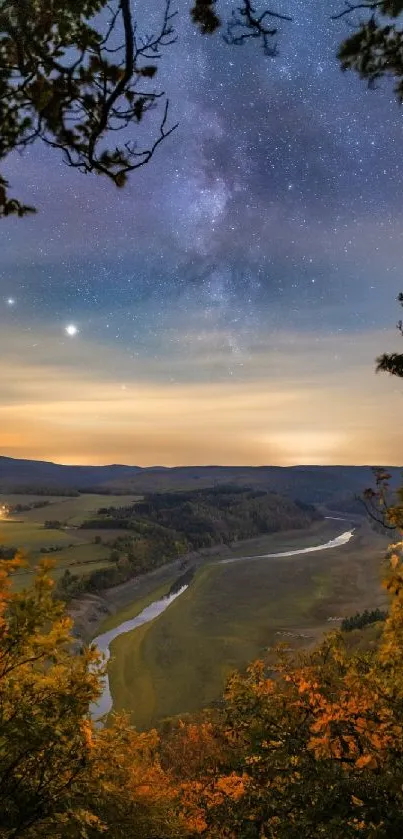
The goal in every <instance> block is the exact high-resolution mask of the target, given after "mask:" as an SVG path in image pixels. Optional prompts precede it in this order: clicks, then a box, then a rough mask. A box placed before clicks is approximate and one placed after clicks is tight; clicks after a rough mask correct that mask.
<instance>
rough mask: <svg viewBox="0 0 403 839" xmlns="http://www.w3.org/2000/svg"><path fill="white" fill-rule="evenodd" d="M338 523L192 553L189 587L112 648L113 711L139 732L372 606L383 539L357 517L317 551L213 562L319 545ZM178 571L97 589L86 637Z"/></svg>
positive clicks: (379, 595)
mask: <svg viewBox="0 0 403 839" xmlns="http://www.w3.org/2000/svg"><path fill="white" fill-rule="evenodd" d="M343 527H348V523H347V522H342V521H333V520H326V521H324V522H317V523H315V524H313V525H312V526H311V527H310V528H309V529H307V530H304V531H293V532H289V533H281V534H275V535H274V536H270V537H267V536H266V537H260V538H259V539H255V540H251V541H249V542H247V543H245V542H244V543H242V544H239V545H237V546H236V548H231V549H230V550H227V551H223V549H222V548H221V551H220V552H219V555H217V554H216V556H214V557H213V556H211V555H210V556H209V557H206V556H204V557H203V558H201V557H199V558H198V559H197V560H196V561H195V564H196V566H197V569H196V574H195V577H194V579H193V581H192V583H191V585H190V587H189V588H188V590H187V591H186V592H184V593H183V594H182V595H181V596H180V597H179V598H178V599H177V600H176V601H175V602H174V603H172V604H171V605H170V606H169V608H168V609H167V610H166V612H164V613H163V614H162V615H161V616H160V617H159V618H157V619H156V620H155V621H153V622H152V623H149V624H146V625H144V626H142V627H140V628H138V629H136V630H134V631H132V632H129V633H127V634H126V635H122V636H120V637H118V638H117V639H116V640H115V641H114V642H113V643H112V645H111V661H110V665H109V676H110V685H111V691H112V696H113V700H114V708H115V710H122V709H125V710H128V711H130V712H131V715H132V720H133V722H134V723H135V724H136V725H137V726H138V727H139V728H147V727H149V726H150V725H153V724H155V723H156V722H158V721H160V720H161V719H163V718H164V717H167V716H172V715H175V714H178V713H186V712H194V711H197V710H198V709H200V708H202V707H205V706H207V705H209V704H211V703H212V702H214V701H216V700H217V699H218V698H219V697H220V695H221V693H222V690H223V687H224V684H225V680H226V678H227V677H228V675H229V674H230V672H231V671H233V670H234V669H236V668H242V667H244V666H245V665H246V664H247V663H248V662H249V661H250V660H253V659H254V658H257V657H259V658H265V659H268V660H269V661H270V659H271V658H273V653H272V650H271V648H273V647H275V646H276V645H278V644H279V643H281V642H282V643H286V644H287V646H290V647H292V648H293V649H298V648H300V647H306V646H309V645H312V644H314V643H315V642H316V641H317V640H318V638H319V637H320V636H321V634H322V633H323V632H324V631H327V630H329V629H332V628H334V627H335V626H337V625H338V623H337V622H334V621H331V620H329V619H330V618H341V617H343V616H345V615H350V614H352V613H354V612H356V611H361V610H362V609H365V608H367V607H368V608H372V607H375V606H382V605H383V604H384V602H385V595H384V593H383V592H382V589H381V587H380V570H381V559H382V555H383V552H384V549H385V546H386V540H385V538H384V537H381V536H379V535H378V534H376V533H374V532H373V531H372V530H371V529H370V527H369V526H368V524H367V523H366V522H364V521H363V520H361V522H360V525H359V526H358V527H357V530H356V532H355V535H354V537H353V539H352V540H351V542H349V543H348V544H346V545H344V546H341V547H337V548H333V549H329V550H326V551H324V552H320V551H318V552H317V553H310V554H305V555H299V556H294V557H281V558H270V559H260V560H253V561H250V560H249V561H248V559H245V560H242V559H240V560H239V561H237V562H236V563H228V564H225V563H220V562H219V561H218V560H219V559H220V558H225V557H228V556H229V555H231V556H238V557H240V558H241V557H242V556H243V557H245V556H246V555H247V556H249V557H250V556H252V555H255V556H256V555H257V554H260V553H264V552H267V553H275V552H279V551H287V550H292V549H295V548H303V547H307V546H309V545H315V544H320V543H323V542H325V541H327V540H328V539H331V538H334V536H336V535H338V534H339V533H340V532H341V531H342V530H343ZM178 571H179V569H178V567H176V568H175V567H173V566H172V565H170V566H169V567H167V566H165V568H162V569H158V572H154V573H153V574H151V575H147V577H146V578H143V579H140V580H136V581H131V582H130V583H127V584H125V586H121V587H119V588H120V589H121V590H120V591H118V590H116V589H114V590H110V592H108V593H106V597H105V599H104V608H107V609H111V610H113V611H115V610H116V611H115V614H113V615H109V617H108V618H107V619H106V621H104V622H103V623H102V625H99V614H98V620H96V625H97V630H96V631H93V633H92V637H94V636H95V634H99V633H100V632H103V631H106V630H107V629H110V628H112V627H113V626H116V625H118V624H119V623H121V622H122V621H124V620H128V619H129V618H131V617H134V616H135V615H136V614H139V612H140V611H141V610H142V609H143V608H144V607H145V606H146V605H148V603H150V602H152V601H153V600H156V599H158V598H159V597H161V596H162V595H163V594H164V593H167V591H168V590H169V587H170V585H171V584H172V582H173V580H174V579H175V577H177V576H178ZM130 599H131V602H130ZM119 601H120V602H119ZM94 629H95V623H94Z"/></svg>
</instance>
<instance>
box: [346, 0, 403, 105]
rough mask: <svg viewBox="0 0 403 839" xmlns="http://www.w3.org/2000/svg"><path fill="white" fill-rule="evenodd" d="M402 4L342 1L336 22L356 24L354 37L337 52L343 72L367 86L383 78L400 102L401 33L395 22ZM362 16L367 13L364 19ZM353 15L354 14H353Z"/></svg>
mask: <svg viewBox="0 0 403 839" xmlns="http://www.w3.org/2000/svg"><path fill="white" fill-rule="evenodd" d="M402 11H403V2H402V0H363V2H360V0H358V2H350V0H346V2H345V6H344V9H343V10H342V11H340V12H339V13H338V14H336V15H335V17H336V18H340V17H344V16H346V15H347V16H348V17H349V18H350V20H351V19H353V20H354V21H355V23H356V26H355V28H354V33H353V34H352V35H350V37H348V38H347V39H346V40H345V41H344V43H343V44H342V45H341V47H340V49H339V58H340V61H341V66H342V68H343V70H355V71H356V72H357V73H358V74H359V76H360V77H361V78H362V79H365V80H366V81H368V83H369V85H370V86H372V87H373V86H374V85H376V83H377V82H378V81H379V80H380V79H382V78H383V77H391V78H392V79H393V80H394V82H395V92H396V95H397V97H398V99H399V101H400V102H402V101H403V32H402V30H401V28H400V26H399V22H400V21H399V18H400V15H401V13H402ZM363 12H364V13H365V12H368V15H364V19H363ZM355 13H357V14H355Z"/></svg>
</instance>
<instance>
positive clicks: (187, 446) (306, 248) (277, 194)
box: [0, 0, 403, 466]
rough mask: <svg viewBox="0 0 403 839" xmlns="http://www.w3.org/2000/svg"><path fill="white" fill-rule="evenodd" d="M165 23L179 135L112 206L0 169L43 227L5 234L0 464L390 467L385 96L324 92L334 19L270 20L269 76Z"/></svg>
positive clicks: (393, 455)
mask: <svg viewBox="0 0 403 839" xmlns="http://www.w3.org/2000/svg"><path fill="white" fill-rule="evenodd" d="M140 5H141V4H140ZM146 6H147V4H146V3H145V0H144V3H143V9H141V8H140V11H139V17H140V25H141V23H143V25H144V24H145V22H146V14H148V18H147V27H148V28H149V25H150V17H149V15H150V13H149V12H148V13H146ZM178 6H179V7H180V8H181V10H182V11H181V14H180V15H179V16H178V19H177V28H178V34H179V40H178V42H177V43H176V44H175V45H174V46H172V47H170V48H169V50H167V52H166V53H165V55H164V58H163V59H162V62H161V66H160V82H161V84H162V83H163V86H164V88H165V90H166V91H167V93H168V95H169V98H170V101H171V119H172V122H176V121H178V122H179V127H178V129H177V130H176V131H175V133H174V134H173V135H171V137H170V138H168V139H167V140H166V141H165V143H164V144H163V145H162V146H161V147H160V148H159V149H158V151H157V153H156V154H155V156H154V158H153V159H152V161H151V163H150V164H148V166H146V167H144V168H143V169H141V170H139V171H138V172H137V173H135V174H134V175H132V177H131V179H130V181H129V183H128V185H127V186H126V187H125V189H124V190H117V189H116V187H114V186H113V184H111V183H109V182H107V181H106V179H101V178H97V177H96V176H84V175H81V174H79V173H77V172H74V171H72V170H71V169H68V168H67V167H66V166H65V165H64V163H63V162H62V160H61V158H60V157H59V155H58V154H57V153H55V152H52V151H51V150H49V149H47V148H44V147H34V148H31V149H30V150H29V151H28V152H27V153H25V155H24V157H23V158H21V157H18V156H15V157H11V158H9V159H8V161H7V162H6V164H5V165H3V169H2V171H3V173H4V174H5V175H6V176H7V177H8V179H9V181H10V183H11V186H12V192H13V194H16V195H17V196H18V197H19V198H20V199H21V200H25V201H27V202H28V203H35V205H36V206H37V207H38V210H39V212H38V214H37V215H36V216H33V217H29V218H25V219H23V220H16V219H7V220H3V221H2V222H1V234H0V235H1V251H0V377H1V382H2V387H1V393H0V427H1V434H0V440H1V454H4V455H8V456H13V457H29V458H36V459H44V460H55V461H58V462H62V463H86V464H87V463H88V464H89V463H96V464H101V463H129V464H139V465H153V464H164V465H169V466H171V465H180V464H209V463H222V464H280V465H291V464H302V463H317V464H326V463H357V464H358V463H375V464H401V463H402V462H403V441H402V439H401V435H400V428H399V426H400V422H399V421H397V417H399V418H400V413H401V409H402V392H401V388H400V387H399V382H398V380H396V381H395V380H393V379H392V378H389V377H387V376H385V375H378V376H376V375H375V373H374V359H375V357H376V356H377V355H378V354H379V353H381V352H384V351H390V350H398V351H399V350H401V345H400V343H399V335H398V333H397V332H396V330H395V329H394V323H395V321H396V320H397V318H398V317H399V311H398V309H397V306H396V296H397V294H398V292H399V291H401V290H403V278H402V276H401V273H402V265H403V202H402V180H403V164H402V160H401V138H402V112H401V109H400V108H399V106H398V105H397V103H396V101H395V99H394V96H393V92H392V90H391V89H390V88H388V86H387V85H382V86H381V87H380V88H379V89H378V90H375V91H368V90H367V89H366V87H365V84H364V83H363V82H361V81H360V80H359V79H357V78H356V77H355V76H354V75H353V74H351V73H344V74H343V73H341V71H340V69H339V66H338V62H337V58H336V50H337V44H338V43H339V42H340V40H341V39H342V38H343V37H345V36H346V35H347V34H348V33H349V29H348V26H347V22H346V20H341V21H332V20H331V14H332V12H333V11H336V10H338V9H340V8H341V0H333V2H331V3H329V2H324V3H317V2H316V0H303V2H302V0H282V3H281V5H278V6H276V7H274V6H273V8H278V9H279V10H281V11H282V12H284V13H287V14H290V15H292V16H293V22H292V23H282V24H281V25H280V31H279V37H278V56H277V57H276V58H274V59H272V58H268V57H265V56H264V55H263V53H262V51H261V50H260V49H259V48H258V47H257V46H256V45H253V46H252V45H248V46H244V47H230V46H227V45H226V44H224V43H223V42H222V41H221V40H220V37H213V38H209V37H202V36H201V35H200V34H199V33H198V32H197V31H196V30H195V29H194V27H192V25H191V24H190V22H189V20H188V15H187V11H188V8H187V7H188V4H185V3H178ZM230 6H231V3H230V2H229V0H222V2H221V3H219V10H220V12H222V13H223V15H224V16H226V15H227V14H228V11H229V8H230ZM154 7H155V8H154ZM183 7H185V9H183ZM153 9H154V11H153V14H155V15H158V13H160V10H161V6H159V4H158V3H157V0H155V4H153ZM400 340H401V339H400Z"/></svg>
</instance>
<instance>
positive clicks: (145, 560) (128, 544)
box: [45, 486, 322, 600]
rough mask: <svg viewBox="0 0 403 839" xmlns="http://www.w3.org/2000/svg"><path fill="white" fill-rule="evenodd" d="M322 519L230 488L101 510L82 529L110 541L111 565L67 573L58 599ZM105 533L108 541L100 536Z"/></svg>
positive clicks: (304, 508) (301, 506)
mask: <svg viewBox="0 0 403 839" xmlns="http://www.w3.org/2000/svg"><path fill="white" fill-rule="evenodd" d="M321 518H322V516H321V514H320V513H318V511H317V510H316V508H315V507H313V506H311V505H309V504H305V503H303V502H298V501H292V500H290V499H288V498H283V497H281V496H278V495H275V494H274V493H268V492H265V491H264V490H253V489H245V488H240V487H232V486H230V487H225V486H224V487H223V486H220V487H216V488H209V489H202V490H194V491H191V492H177V493H175V492H166V493H150V494H147V495H145V496H144V497H143V498H142V499H141V500H140V501H137V502H135V503H134V504H131V505H130V506H126V507H116V506H112V507H100V508H99V509H98V512H97V515H96V516H95V517H94V518H92V519H87V520H85V521H83V523H82V525H81V528H82V529H83V530H85V531H89V532H90V531H91V529H93V530H94V532H96V533H97V535H96V536H95V539H96V540H99V541H102V538H104V539H105V540H107V542H108V546H109V547H110V555H109V559H110V565H109V567H104V568H100V569H97V570H95V571H92V572H91V573H88V574H87V575H80V576H79V575H77V574H74V573H72V572H71V571H70V570H69V569H66V571H65V572H64V574H63V576H62V577H61V579H60V581H59V584H58V593H59V594H60V596H61V597H63V598H64V599H67V600H69V599H71V597H73V596H76V595H78V594H81V593H83V592H86V591H87V592H98V591H102V589H105V588H107V587H108V586H113V585H117V584H119V583H123V582H126V581H127V580H129V579H131V578H132V577H135V576H137V575H139V574H144V573H146V572H148V571H151V570H152V569H154V568H157V567H158V566H160V565H164V564H165V563H167V562H169V561H172V560H174V559H177V558H178V557H184V558H185V557H186V556H187V555H188V554H189V553H192V552H194V551H201V550H205V549H208V548H211V547H214V546H216V545H223V544H224V545H231V544H233V543H235V542H237V541H240V540H245V539H250V538H252V537H254V536H258V535H259V534H265V533H267V534H270V533H275V532H278V531H282V530H289V529H291V528H292V529H295V530H298V529H301V528H305V527H307V526H308V525H309V524H310V523H312V522H314V521H316V520H320V519H321ZM50 524H51V525H53V526H55V522H50ZM58 524H59V525H60V522H58ZM45 526H46V522H45ZM103 531H105V536H104V537H102V536H101V535H99V534H100V533H103ZM116 531H121V534H119V535H118V536H116V535H115V536H114V537H113V538H112V539H109V538H108V533H109V532H113V533H115V534H116Z"/></svg>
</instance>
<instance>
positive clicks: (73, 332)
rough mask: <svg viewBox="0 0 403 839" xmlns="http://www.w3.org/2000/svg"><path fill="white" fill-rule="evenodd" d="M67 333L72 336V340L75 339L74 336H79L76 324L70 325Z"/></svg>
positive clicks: (67, 327)
mask: <svg viewBox="0 0 403 839" xmlns="http://www.w3.org/2000/svg"><path fill="white" fill-rule="evenodd" d="M65 332H66V334H67V335H69V336H70V338H73V337H74V335H77V332H78V329H77V327H76V326H75V325H74V323H69V325H68V326H66V329H65Z"/></svg>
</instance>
